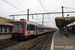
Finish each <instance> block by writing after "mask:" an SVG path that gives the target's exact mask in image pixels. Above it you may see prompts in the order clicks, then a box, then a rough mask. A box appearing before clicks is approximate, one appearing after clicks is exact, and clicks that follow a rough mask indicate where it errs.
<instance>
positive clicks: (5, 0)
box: [3, 0, 24, 12]
mask: <svg viewBox="0 0 75 50" xmlns="http://www.w3.org/2000/svg"><path fill="white" fill-rule="evenodd" d="M3 1H4V2H6V3H7V4H9V5H11V6H13V7H14V8H16V9H18V10H19V11H21V12H24V11H22V10H21V9H19V8H17V7H16V6H14V5H13V4H11V3H9V2H7V0H3Z"/></svg>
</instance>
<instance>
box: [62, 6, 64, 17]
mask: <svg viewBox="0 0 75 50" xmlns="http://www.w3.org/2000/svg"><path fill="white" fill-rule="evenodd" d="M62 17H64V11H63V6H62Z"/></svg>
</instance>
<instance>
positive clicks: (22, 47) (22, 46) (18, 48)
mask: <svg viewBox="0 0 75 50" xmlns="http://www.w3.org/2000/svg"><path fill="white" fill-rule="evenodd" d="M44 36H45V35H42V36H38V37H36V38H33V39H30V40H26V41H23V42H20V43H17V44H15V45H12V46H10V47H7V48H4V49H2V50H26V49H27V48H28V47H29V46H30V45H32V44H33V43H35V42H36V41H37V40H39V39H40V38H42V37H44Z"/></svg>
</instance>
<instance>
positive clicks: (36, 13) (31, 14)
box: [9, 11, 75, 16]
mask: <svg viewBox="0 0 75 50" xmlns="http://www.w3.org/2000/svg"><path fill="white" fill-rule="evenodd" d="M61 13H62V12H49V13H36V14H29V15H42V14H61ZM63 13H75V11H69V12H63ZM22 15H27V14H18V15H9V16H22Z"/></svg>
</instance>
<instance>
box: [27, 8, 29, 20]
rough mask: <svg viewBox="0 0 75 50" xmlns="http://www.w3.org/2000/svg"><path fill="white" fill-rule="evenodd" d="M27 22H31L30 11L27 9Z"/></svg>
mask: <svg viewBox="0 0 75 50" xmlns="http://www.w3.org/2000/svg"><path fill="white" fill-rule="evenodd" d="M27 21H29V9H27Z"/></svg>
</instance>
